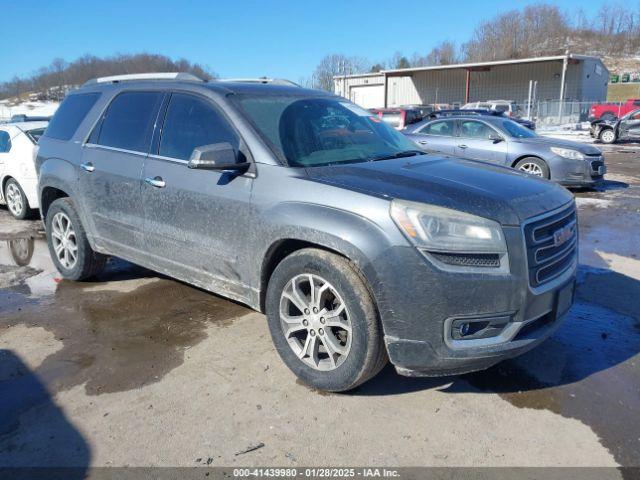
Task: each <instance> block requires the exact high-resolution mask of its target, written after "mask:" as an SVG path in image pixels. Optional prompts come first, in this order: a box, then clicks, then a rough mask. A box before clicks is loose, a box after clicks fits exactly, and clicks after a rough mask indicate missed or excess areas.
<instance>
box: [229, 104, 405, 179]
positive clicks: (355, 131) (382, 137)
mask: <svg viewBox="0 0 640 480" xmlns="http://www.w3.org/2000/svg"><path fill="white" fill-rule="evenodd" d="M234 100H235V101H236V102H237V104H238V105H239V106H240V108H241V109H242V110H243V111H244V113H245V114H246V115H247V116H248V118H249V119H250V120H251V121H252V122H253V124H254V125H255V126H256V128H257V129H258V131H259V132H260V134H261V135H262V136H263V137H264V138H265V139H266V140H267V142H268V143H269V144H270V145H271V147H272V148H273V150H274V152H275V153H276V154H277V155H278V156H279V157H281V159H283V160H285V161H286V162H287V163H288V164H289V165H290V166H292V167H317V166H324V165H334V164H342V163H354V162H364V161H370V160H376V159H382V158H387V157H388V158H391V157H394V156H396V155H399V154H400V155H401V154H402V152H406V151H415V150H416V146H415V145H414V144H413V143H412V142H411V141H410V140H408V139H407V138H406V137H405V136H404V135H402V134H401V133H399V132H397V131H395V130H394V129H392V128H391V127H389V126H388V125H387V124H385V123H384V122H383V121H382V120H381V119H380V118H378V117H377V116H375V115H373V114H372V113H371V112H368V111H367V110H364V109H363V108H360V107H358V106H356V105H354V104H352V103H350V102H348V101H347V100H342V99H338V98H301V97H297V96H265V95H259V96H254V95H237V96H234Z"/></svg>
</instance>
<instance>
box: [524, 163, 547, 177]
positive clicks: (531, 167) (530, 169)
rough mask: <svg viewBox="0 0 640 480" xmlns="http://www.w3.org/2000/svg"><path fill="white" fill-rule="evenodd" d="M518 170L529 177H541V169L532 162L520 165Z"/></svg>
mask: <svg viewBox="0 0 640 480" xmlns="http://www.w3.org/2000/svg"><path fill="white" fill-rule="evenodd" d="M520 170H521V171H523V172H525V173H528V174H529V175H535V176H536V177H542V169H541V168H540V165H538V164H536V163H533V162H527V163H523V164H522V165H520Z"/></svg>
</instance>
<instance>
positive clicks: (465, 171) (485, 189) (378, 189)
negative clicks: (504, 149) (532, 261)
mask: <svg viewBox="0 0 640 480" xmlns="http://www.w3.org/2000/svg"><path fill="white" fill-rule="evenodd" d="M307 174H308V175H309V177H310V180H312V181H317V182H322V183H326V184H332V185H336V186H339V187H342V188H347V189H350V190H353V191H359V192H362V193H366V194H368V195H373V196H376V197H380V198H387V199H389V200H392V199H394V198H399V199H403V200H411V201H414V202H423V203H427V204H431V205H438V206H441V207H447V208H452V209H455V210H460V211H464V212H468V213H471V214H473V215H479V216H481V217H485V218H489V219H492V220H496V221H498V222H500V223H501V224H503V225H519V224H521V223H522V221H523V220H525V219H527V218H530V217H533V216H536V215H539V214H542V213H545V212H548V211H550V210H553V209H556V208H559V207H561V206H562V205H565V204H566V203H568V202H570V201H572V200H573V196H572V195H571V193H569V191H567V190H566V189H564V188H563V187H560V186H559V185H556V184H553V183H551V182H549V181H547V180H542V179H538V178H532V177H530V176H528V175H527V174H525V173H521V172H517V171H515V170H512V169H510V168H506V167H499V166H494V165H490V164H487V163H483V162H477V161H473V160H462V159H458V158H449V157H442V156H431V155H419V156H416V157H409V158H400V159H394V160H383V161H377V162H364V163H355V164H348V165H332V166H327V167H314V168H308V169H307Z"/></svg>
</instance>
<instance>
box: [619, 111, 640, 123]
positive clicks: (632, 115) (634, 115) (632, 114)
mask: <svg viewBox="0 0 640 480" xmlns="http://www.w3.org/2000/svg"><path fill="white" fill-rule="evenodd" d="M639 115H640V109H638V110H632V111H630V112H629V113H627V114H626V115H625V116H624V117H622V118H621V120H629V119H630V118H633V119H634V120H638V119H640V118H639V117H638V116H639Z"/></svg>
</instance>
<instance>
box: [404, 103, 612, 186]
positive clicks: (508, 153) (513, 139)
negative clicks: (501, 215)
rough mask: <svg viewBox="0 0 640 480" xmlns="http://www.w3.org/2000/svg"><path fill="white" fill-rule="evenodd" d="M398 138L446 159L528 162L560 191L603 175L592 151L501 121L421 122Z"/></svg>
mask: <svg viewBox="0 0 640 480" xmlns="http://www.w3.org/2000/svg"><path fill="white" fill-rule="evenodd" d="M442 122H444V123H442ZM403 133H405V134H406V135H407V136H408V137H409V138H411V139H412V140H413V141H414V142H416V143H417V144H418V145H420V146H421V147H422V148H426V149H429V150H435V151H439V152H442V153H445V154H447V155H455V156H457V157H462V158H468V159H473V160H482V161H485V162H491V163H494V164H497V165H502V166H505V167H512V168H520V166H523V167H526V166H527V165H530V164H531V162H527V161H525V162H523V160H525V159H526V160H532V161H533V162H537V163H538V165H539V167H540V168H539V169H537V172H538V174H540V175H542V176H544V177H546V178H547V179H549V180H552V181H554V182H558V183H560V184H561V185H565V186H595V185H598V184H600V183H602V181H603V180H604V174H605V173H606V167H605V164H604V157H603V155H602V152H600V150H598V149H597V148H596V147H594V146H592V145H585V144H581V143H578V142H572V141H568V140H560V139H555V138H549V137H543V136H540V135H537V134H536V133H535V132H533V131H531V130H530V129H528V128H525V127H523V126H521V125H519V124H518V123H516V122H514V121H512V120H510V119H507V118H501V117H496V116H489V115H476V116H473V115H469V116H466V117H465V116H457V117H450V118H442V119H435V120H427V121H423V122H420V123H416V124H414V125H411V126H409V127H408V128H406V129H405V130H403ZM522 169H523V170H525V168H522Z"/></svg>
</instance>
